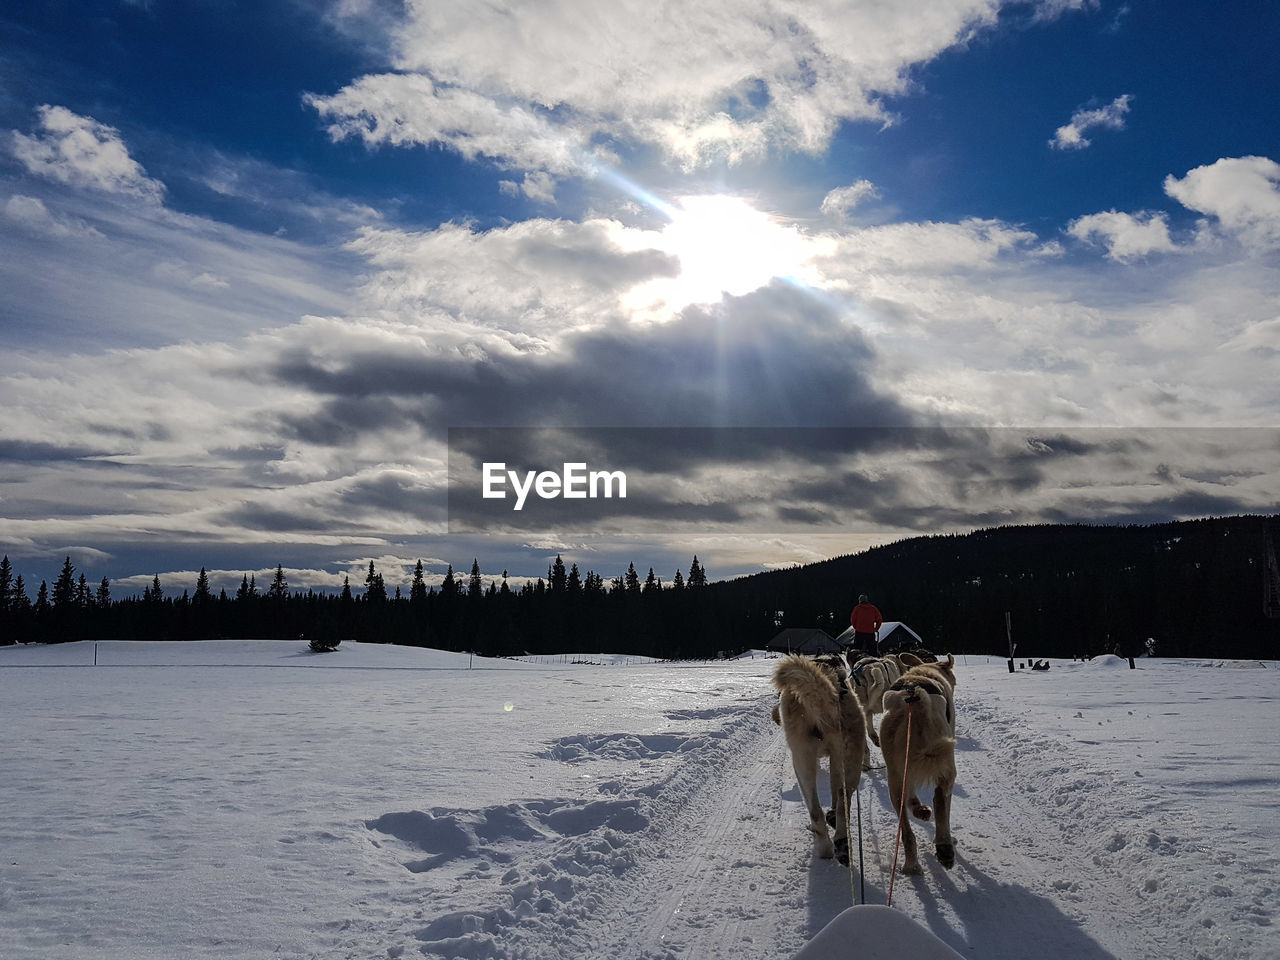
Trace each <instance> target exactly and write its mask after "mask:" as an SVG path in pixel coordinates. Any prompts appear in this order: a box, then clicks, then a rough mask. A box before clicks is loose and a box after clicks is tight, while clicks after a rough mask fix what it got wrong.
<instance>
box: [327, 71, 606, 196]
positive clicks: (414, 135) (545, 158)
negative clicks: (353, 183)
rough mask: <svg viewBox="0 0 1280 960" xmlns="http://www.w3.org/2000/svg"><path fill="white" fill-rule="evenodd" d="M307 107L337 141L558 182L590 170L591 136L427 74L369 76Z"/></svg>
mask: <svg viewBox="0 0 1280 960" xmlns="http://www.w3.org/2000/svg"><path fill="white" fill-rule="evenodd" d="M306 102H307V103H308V104H309V105H310V106H312V107H314V108H315V110H316V111H317V112H318V113H319V114H320V115H321V116H322V117H326V118H330V119H332V120H333V123H332V124H331V126H330V127H329V133H330V135H331V136H332V137H334V139H342V138H344V137H350V136H355V137H359V138H361V139H362V140H364V142H365V143H366V144H368V145H370V146H375V145H378V144H381V143H389V144H391V145H393V146H405V145H413V144H435V143H442V144H447V145H448V146H450V147H451V148H453V149H454V150H457V151H458V153H460V154H461V155H462V156H463V157H465V158H466V159H468V160H475V159H477V158H479V157H484V158H487V159H490V160H494V161H497V162H498V163H499V164H500V165H501V166H503V167H507V168H521V169H533V170H544V171H548V172H550V173H553V174H559V175H568V174H571V173H581V172H583V171H584V170H585V169H586V167H585V164H587V163H588V161H587V159H586V158H587V156H588V147H589V133H588V132H586V131H577V130H574V129H572V128H571V127H569V126H567V125H564V124H556V123H553V122H552V121H551V120H550V119H549V118H548V116H547V115H546V112H545V110H541V109H539V107H538V106H537V105H535V104H521V103H512V102H502V101H499V100H497V99H494V98H490V97H486V96H483V95H480V94H478V93H475V92H474V91H471V90H466V89H462V88H459V87H451V86H447V85H444V84H439V83H435V82H433V81H432V80H431V78H430V77H427V76H424V75H421V74H400V73H395V74H380V75H370V76H365V77H361V78H360V79H359V80H357V81H356V82H355V83H354V84H352V85H351V86H348V87H346V88H344V89H343V90H341V91H339V92H338V93H336V94H334V95H333V96H331V97H320V96H315V95H309V96H308V97H307V98H306Z"/></svg>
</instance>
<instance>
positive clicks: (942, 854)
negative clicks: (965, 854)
mask: <svg viewBox="0 0 1280 960" xmlns="http://www.w3.org/2000/svg"><path fill="white" fill-rule="evenodd" d="M934 850H935V851H936V852H937V854H938V862H939V863H940V864H942V865H943V866H944V867H946V868H947V869H948V870H950V869H951V868H952V867H954V866H955V865H956V846H955V844H954V843H951V842H950V841H947V842H946V843H939V844H935V845H934Z"/></svg>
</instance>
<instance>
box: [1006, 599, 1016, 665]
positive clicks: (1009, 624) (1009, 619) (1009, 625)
mask: <svg viewBox="0 0 1280 960" xmlns="http://www.w3.org/2000/svg"><path fill="white" fill-rule="evenodd" d="M1004 633H1005V636H1006V637H1008V639H1009V672H1010V673H1016V672H1017V671H1016V670H1014V667H1013V651H1014V650H1016V649H1018V645H1017V644H1016V643H1014V642H1013V616H1012V615H1011V614H1010V613H1009V611H1008V610H1006V611H1005V612H1004Z"/></svg>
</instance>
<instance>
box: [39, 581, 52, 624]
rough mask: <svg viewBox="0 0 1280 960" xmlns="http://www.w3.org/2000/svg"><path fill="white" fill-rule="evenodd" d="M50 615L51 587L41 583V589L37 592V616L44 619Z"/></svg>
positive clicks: (43, 582)
mask: <svg viewBox="0 0 1280 960" xmlns="http://www.w3.org/2000/svg"><path fill="white" fill-rule="evenodd" d="M48 614H49V585H48V584H47V583H45V581H43V580H41V581H40V589H39V590H38V591H36V616H37V617H44V616H48Z"/></svg>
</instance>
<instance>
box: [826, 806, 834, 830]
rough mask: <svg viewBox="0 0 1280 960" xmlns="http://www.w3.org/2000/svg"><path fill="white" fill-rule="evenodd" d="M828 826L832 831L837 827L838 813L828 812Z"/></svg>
mask: <svg viewBox="0 0 1280 960" xmlns="http://www.w3.org/2000/svg"><path fill="white" fill-rule="evenodd" d="M827 826H828V827H830V828H831V829H832V830H834V829H835V827H836V812H835V811H834V810H828V811H827Z"/></svg>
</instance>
